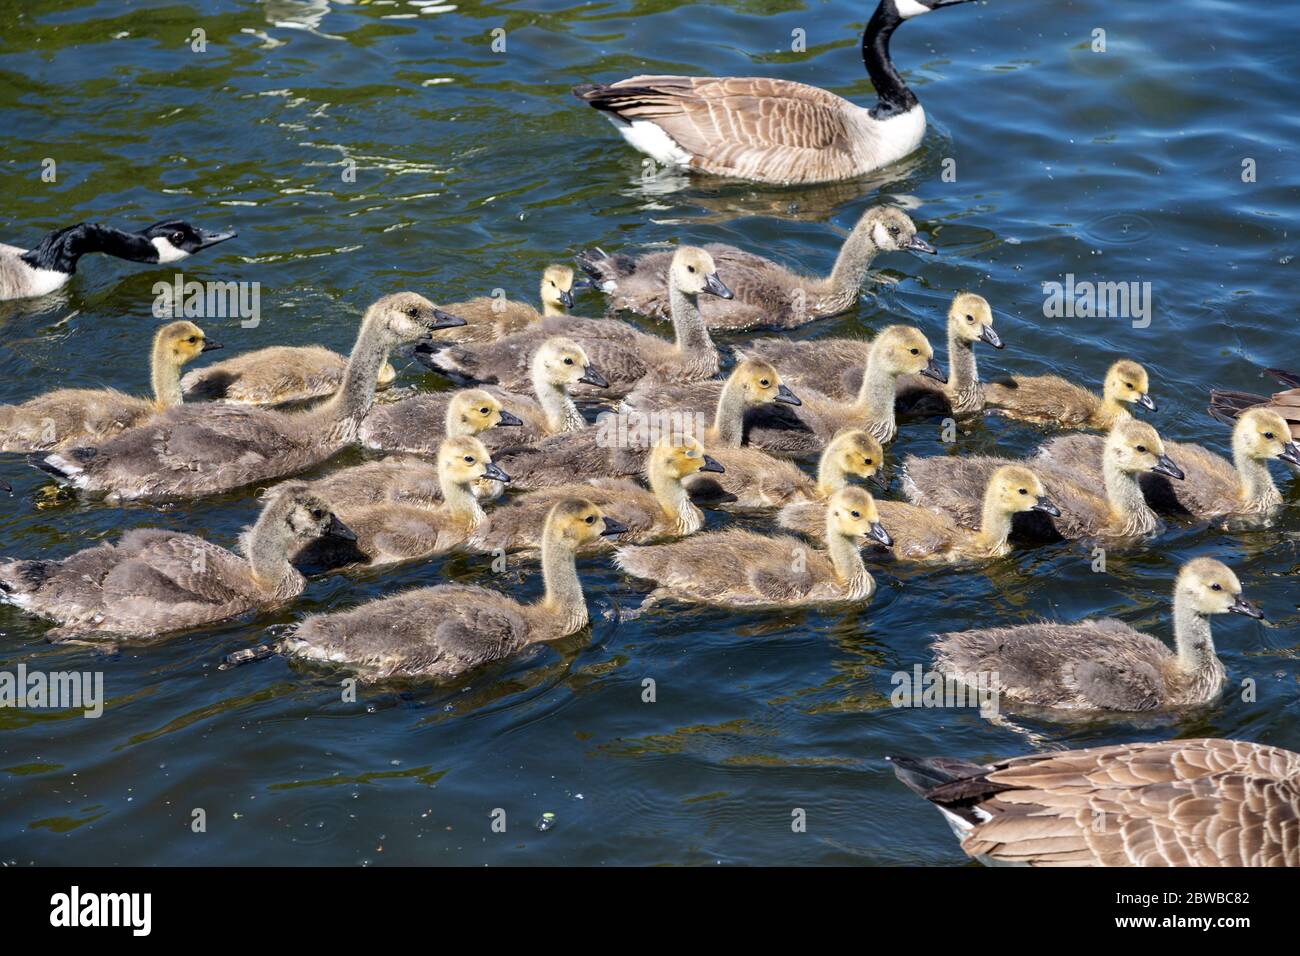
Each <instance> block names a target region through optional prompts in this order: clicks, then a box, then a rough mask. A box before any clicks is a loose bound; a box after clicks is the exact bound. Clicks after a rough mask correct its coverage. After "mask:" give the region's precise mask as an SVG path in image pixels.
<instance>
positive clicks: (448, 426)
mask: <svg viewBox="0 0 1300 956" xmlns="http://www.w3.org/2000/svg"><path fill="white" fill-rule="evenodd" d="M442 430H443V434H445V435H446V436H447V437H448V438H460V437H462V436H464V435H473V434H474V429H472V428H470V427H469V425H468V424H466V422H465V419H464V418H462V417H461V416H460V415H457V414H456V403H455V402H448V403H447V414H446V415H445V416H444V418H443V421H442Z"/></svg>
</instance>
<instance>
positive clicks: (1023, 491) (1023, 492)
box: [1020, 488, 1029, 495]
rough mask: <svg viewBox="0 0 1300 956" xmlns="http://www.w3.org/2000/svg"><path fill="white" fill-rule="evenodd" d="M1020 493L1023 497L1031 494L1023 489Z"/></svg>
mask: <svg viewBox="0 0 1300 956" xmlns="http://www.w3.org/2000/svg"><path fill="white" fill-rule="evenodd" d="M1020 493H1021V494H1022V495H1027V494H1029V492H1027V491H1025V489H1024V488H1021V489H1020Z"/></svg>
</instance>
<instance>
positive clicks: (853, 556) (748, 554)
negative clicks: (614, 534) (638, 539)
mask: <svg viewBox="0 0 1300 956" xmlns="http://www.w3.org/2000/svg"><path fill="white" fill-rule="evenodd" d="M868 539H870V540H872V541H875V542H877V543H879V544H883V545H885V546H886V547H888V546H889V545H890V544H891V543H892V539H891V538H890V536H889V533H888V532H887V531H886V530H885V529H884V527H882V526H881V524H880V516H879V514H878V513H877V511H876V503H875V501H874V499H873V498H872V497H871V495H870V494H868V493H867V492H866V491H864V490H863V489H862V488H858V487H854V486H850V487H847V488H842V489H840V490H839V491H837V492H836V493H835V494H834V495H832V496H831V499H830V501H829V502H828V503H827V505H826V524H825V545H826V550H825V551H824V552H823V551H819V550H816V549H810V548H809V546H808V545H807V543H806V542H804V541H802V540H800V539H799V538H794V537H790V536H789V535H777V536H773V537H767V536H764V535H760V534H754V533H753V532H751V531H741V530H738V529H730V530H727V531H717V532H711V533H709V534H700V535H695V536H694V537H691V538H685V539H683V540H681V541H673V542H670V543H668V544H654V545H642V546H629V547H622V548H619V549H618V550H617V551H616V552H615V553H614V561H615V563H616V564H617V565H618V566H619V567H620V568H621V569H622V570H624V571H626V572H627V573H628V574H630V575H632V576H633V577H636V578H641V579H644V580H648V581H653V582H655V584H656V585H658V586H657V588H656V589H655V590H654V591H653V592H652V593H651V594H650V596H649V597H648V598H647V599H646V603H645V604H643V605H642V606H643V607H645V606H648V605H649V604H653V603H657V602H659V601H662V600H665V599H672V600H679V601H687V602H697V603H701V604H712V605H718V606H722V607H736V608H780V607H811V606H816V605H825V604H846V603H847V604H856V603H861V602H864V601H868V600H870V599H871V596H872V595H873V594H875V591H876V582H875V579H874V578H872V576H871V575H870V574H869V573H868V572H867V569H866V566H865V565H864V564H863V562H862V555H861V553H860V549H861V548H862V547H863V545H864V544H865V543H866V541H867V540H868Z"/></svg>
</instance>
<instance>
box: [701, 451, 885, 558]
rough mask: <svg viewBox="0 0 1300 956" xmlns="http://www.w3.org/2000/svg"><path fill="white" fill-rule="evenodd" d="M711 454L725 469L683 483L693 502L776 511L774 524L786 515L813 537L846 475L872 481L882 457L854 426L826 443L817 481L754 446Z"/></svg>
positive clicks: (881, 462) (847, 480)
mask: <svg viewBox="0 0 1300 956" xmlns="http://www.w3.org/2000/svg"><path fill="white" fill-rule="evenodd" d="M713 455H714V457H715V458H716V459H717V460H718V462H719V463H720V464H721V465H722V467H723V468H725V469H726V471H725V473H724V474H723V475H721V476H704V475H701V476H698V477H696V478H691V479H690V480H688V481H687V483H686V489H687V490H688V491H689V492H690V493H691V497H692V498H694V499H695V500H697V501H708V502H709V503H710V504H711V505H713V506H715V507H719V506H720V507H724V508H734V509H739V510H753V509H760V508H776V507H780V508H781V512H780V515H778V523H783V522H782V519H783V517H784V516H785V515H787V514H789V515H795V514H799V515H801V516H802V518H803V520H805V521H807V522H808V523H809V525H810V526H811V527H812V528H813V529H814V530H813V535H814V536H817V535H820V534H821V526H822V525H823V524H825V513H826V500H827V499H828V498H830V496H831V495H833V494H834V493H835V492H837V491H839V490H840V489H841V488H843V487H844V486H845V485H847V484H848V483H849V478H850V477H854V478H862V479H864V480H866V479H870V478H873V477H875V475H876V473H877V472H878V471H879V470H880V467H881V465H882V464H883V462H884V458H885V453H884V451H883V450H882V449H881V447H880V442H878V441H876V440H875V439H874V438H872V437H871V436H870V435H869V434H867V433H866V432H864V431H862V430H861V429H858V428H849V429H845V430H844V431H842V432H840V433H839V434H837V435H836V436H835V437H834V438H833V439H831V441H829V442H828V443H827V444H826V447H825V449H823V450H822V454H821V458H820V459H819V461H818V463H817V477H816V478H813V477H812V476H810V475H808V474H805V473H804V472H803V471H802V470H801V469H800V468H799V466H798V465H795V464H794V463H793V462H791V461H787V460H786V459H784V458H774V457H772V456H771V455H769V454H768V453H767V452H763V451H759V450H758V449H757V448H735V447H718V448H715V449H713ZM782 506H784V507H782ZM783 526H785V525H783ZM787 527H788V526H787Z"/></svg>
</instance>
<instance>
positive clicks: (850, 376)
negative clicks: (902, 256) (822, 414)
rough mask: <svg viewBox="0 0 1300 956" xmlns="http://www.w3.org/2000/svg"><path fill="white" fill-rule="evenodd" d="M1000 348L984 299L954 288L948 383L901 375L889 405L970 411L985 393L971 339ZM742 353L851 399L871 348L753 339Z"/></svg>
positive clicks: (841, 342) (846, 342)
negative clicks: (765, 360) (892, 403)
mask: <svg viewBox="0 0 1300 956" xmlns="http://www.w3.org/2000/svg"><path fill="white" fill-rule="evenodd" d="M977 342H984V343H987V344H988V345H991V346H993V347H994V348H995V349H1000V348H1003V344H1002V339H1001V337H1000V336H999V335H998V334H997V332H995V331H994V330H993V310H992V309H991V308H990V307H989V304H988V300H986V299H985V298H984V297H983V296H981V295H976V294H975V293H973V292H959V293H957V295H955V296H953V300H952V303H951V304H950V305H949V306H948V382H947V384H946V385H945V384H940V383H939V382H938V381H937V380H935V379H933V378H931V377H928V376H927V377H920V376H916V375H903V376H900V377H899V378H898V380H897V382H896V385H895V400H894V407H895V409H896V411H897V412H900V413H905V414H945V415H946V414H953V413H955V414H969V413H972V412H978V411H980V410H981V409H982V408H983V407H984V392H983V387H982V386H981V385H980V381H979V373H978V371H977V369H976V365H975V343H977ZM743 352H744V354H745V355H752V356H754V357H756V358H762V359H767V361H769V362H771V363H772V364H773V365H775V366H776V367H777V368H780V369H785V370H786V377H787V378H789V379H790V381H791V382H792V383H793V384H795V385H796V386H809V387H811V388H815V389H817V390H818V391H819V392H821V393H822V394H824V395H829V396H830V397H831V398H838V399H851V398H853V397H854V396H855V395H857V394H858V393H859V392H860V390H861V388H862V376H863V374H864V372H865V369H866V365H867V359H868V357H869V356H870V352H871V342H870V341H868V340H865V339H838V338H837V339H812V340H806V341H798V342H796V341H791V340H789V339H758V340H756V341H754V342H748V343H746V344H745V345H744V346H743Z"/></svg>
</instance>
